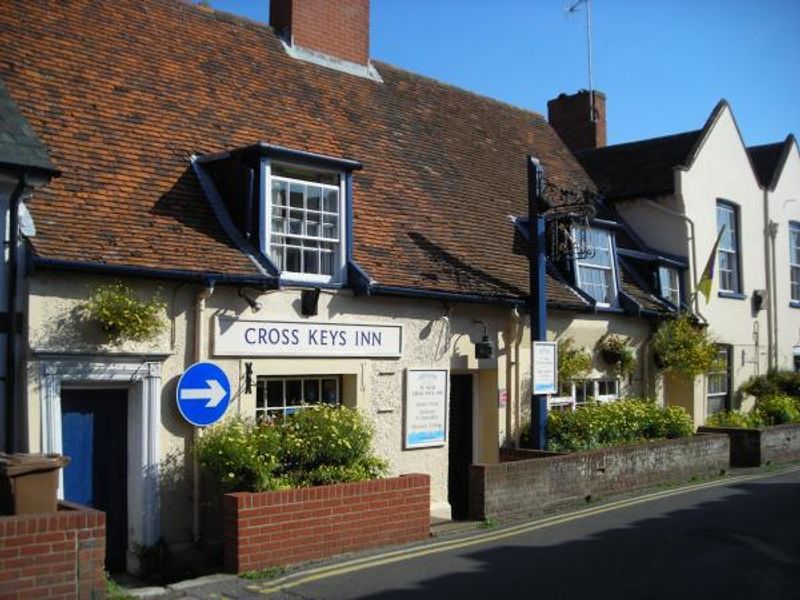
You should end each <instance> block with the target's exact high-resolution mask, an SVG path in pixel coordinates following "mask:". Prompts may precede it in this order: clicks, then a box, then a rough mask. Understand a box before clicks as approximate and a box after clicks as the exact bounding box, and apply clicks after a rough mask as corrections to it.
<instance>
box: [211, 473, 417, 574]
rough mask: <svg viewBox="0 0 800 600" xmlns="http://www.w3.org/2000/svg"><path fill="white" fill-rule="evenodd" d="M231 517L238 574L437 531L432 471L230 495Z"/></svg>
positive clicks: (228, 538)
mask: <svg viewBox="0 0 800 600" xmlns="http://www.w3.org/2000/svg"><path fill="white" fill-rule="evenodd" d="M224 516H225V567H226V569H228V570H230V571H233V572H235V573H242V572H245V571H251V570H257V569H263V568H265V567H268V566H274V565H290V564H294V563H298V562H302V561H307V560H314V559H319V558H324V557H327V556H333V555H335V554H341V553H343V552H352V551H354V550H360V549H363V548H369V547H377V546H386V545H391V544H401V543H404V542H410V541H414V540H420V539H424V538H427V537H428V536H429V535H430V477H429V476H428V475H403V476H401V477H395V478H391V479H378V480H375V481H361V482H357V483H344V484H337V485H330V486H321V487H313V488H302V489H297V490H288V491H283V492H263V493H255V494H251V493H235V494H227V495H226V496H225V499H224Z"/></svg>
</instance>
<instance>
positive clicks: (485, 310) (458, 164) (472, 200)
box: [0, 0, 682, 570]
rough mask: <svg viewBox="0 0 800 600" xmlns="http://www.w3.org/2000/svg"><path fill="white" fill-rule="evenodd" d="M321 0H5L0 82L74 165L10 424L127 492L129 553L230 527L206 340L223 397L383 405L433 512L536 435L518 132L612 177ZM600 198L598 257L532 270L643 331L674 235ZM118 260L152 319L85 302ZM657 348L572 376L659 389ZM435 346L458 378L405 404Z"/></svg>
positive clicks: (114, 515)
mask: <svg viewBox="0 0 800 600" xmlns="http://www.w3.org/2000/svg"><path fill="white" fill-rule="evenodd" d="M318 4H319V6H321V7H322V9H321V10H320V11H319V12H308V11H303V10H301V8H302V5H303V3H302V2H298V1H297V0H295V2H288V1H282V0H272V2H271V11H272V14H271V20H272V26H269V27H268V26H264V25H260V24H256V23H253V22H250V21H247V20H244V19H240V18H237V17H233V16H231V15H227V14H224V13H217V12H213V11H211V10H209V9H205V8H203V7H198V6H192V5H189V4H186V3H184V2H181V1H179V0H145V1H141V0H135V1H134V0H119V1H117V2H106V3H96V2H90V1H88V0H84V1H75V2H70V3H67V4H63V5H59V6H58V7H57V8H56V9H54V8H53V7H52V6H51V5H50V4H49V3H46V2H26V3H13V4H11V5H9V6H8V7H5V10H4V11H2V13H1V14H0V31H2V32H3V33H2V38H0V46H1V47H2V50H3V52H2V53H1V54H0V79H2V80H3V81H4V82H5V83H6V85H7V87H8V92H9V95H10V96H11V97H12V98H13V99H14V100H15V101H16V102H17V104H18V105H19V108H20V111H21V113H22V114H23V115H24V116H25V118H27V119H28V121H29V122H30V125H31V127H32V129H33V130H34V131H35V132H36V134H37V135H38V136H39V137H40V139H41V141H42V142H43V143H44V144H45V145H46V147H47V148H48V149H49V151H50V153H51V157H52V161H53V163H54V164H55V165H56V167H57V168H58V169H59V170H60V171H61V172H62V175H61V177H59V178H58V179H57V180H55V181H54V182H53V183H52V184H51V185H49V186H47V187H44V188H42V189H41V190H39V191H37V193H36V194H34V195H33V196H32V198H31V199H30V201H28V202H26V204H28V205H29V208H30V211H31V214H32V216H33V220H34V221H35V224H36V230H37V234H36V236H35V237H31V238H29V239H28V249H29V267H30V268H29V271H28V273H27V279H26V285H27V294H26V302H27V319H26V343H25V344H24V346H25V348H24V351H25V356H24V375H25V377H24V378H23V385H22V386H21V389H19V390H18V391H17V396H16V400H15V402H16V404H15V406H16V407H17V408H18V409H19V414H20V415H21V418H22V421H23V425H22V426H21V427H20V428H19V432H18V433H19V444H18V447H19V448H23V449H26V450H30V451H45V452H63V453H67V454H69V455H70V456H72V463H71V465H70V466H69V467H68V468H67V469H66V470H65V473H64V476H63V481H62V484H61V486H60V493H61V494H62V495H63V496H64V497H66V498H69V499H73V500H76V501H78V502H82V503H86V504H90V505H93V506H97V507H99V508H102V509H104V510H106V511H107V512H108V553H107V556H108V566H109V568H110V569H112V570H116V569H125V568H127V569H135V568H136V561H137V555H136V553H135V552H134V549H135V548H137V547H140V548H146V547H148V546H150V545H152V544H155V543H156V541H157V540H158V539H159V538H163V539H164V540H165V541H166V542H167V544H169V545H170V546H171V547H172V548H173V549H175V550H178V551H179V552H178V553H177V554H176V555H179V556H181V558H182V559H184V560H186V559H188V557H189V556H191V554H192V552H193V551H195V550H197V549H201V550H207V549H208V544H206V543H204V542H211V541H213V540H214V536H215V534H218V531H215V529H214V526H213V522H214V519H213V517H214V515H213V514H211V515H209V514H208V512H209V511H204V510H202V508H203V506H204V505H205V504H206V501H207V500H206V499H204V498H203V496H202V493H201V489H200V482H199V478H198V475H197V472H196V471H193V470H192V469H191V468H190V467H189V466H186V465H181V464H180V459H182V458H184V457H190V456H191V453H190V450H191V448H192V445H193V443H194V440H195V439H196V436H197V435H200V433H199V431H198V429H197V428H195V427H193V426H192V425H191V424H190V423H189V422H187V421H186V420H185V419H184V418H183V415H182V413H181V411H180V410H179V409H178V406H177V405H176V388H177V386H178V382H179V380H180V378H181V375H182V374H183V373H184V372H185V370H186V369H187V368H188V367H189V366H190V365H192V364H193V363H196V362H200V361H206V360H213V361H214V362H215V363H216V364H217V365H219V366H220V367H221V368H222V370H223V371H224V372H225V373H226V375H227V378H228V379H229V380H230V382H231V385H232V392H231V394H230V396H231V405H230V407H229V408H228V413H229V414H235V415H239V416H242V417H244V418H250V419H252V418H265V417H280V416H281V415H284V414H290V413H292V412H294V411H297V410H303V407H304V406H306V405H310V404H315V403H321V402H326V403H333V404H344V405H347V406H350V407H355V408H358V409H360V410H362V411H364V412H365V413H366V414H367V415H368V416H369V418H370V420H371V421H372V422H373V423H374V426H375V445H376V451H377V453H378V454H379V455H380V456H382V457H383V458H385V459H387V460H388V461H389V464H390V469H391V471H392V472H393V473H403V472H410V471H414V472H424V473H429V474H430V476H431V512H432V514H433V515H436V516H442V517H450V516H451V515H452V516H454V517H460V516H463V515H465V513H466V502H467V493H468V488H467V479H466V477H467V473H468V469H467V466H468V465H469V464H470V463H473V462H485V463H491V462H497V461H498V460H499V447H500V446H501V445H513V444H514V443H515V442H516V440H517V439H518V437H519V434H520V429H521V426H522V423H523V421H524V419H525V417H524V411H525V410H526V408H527V407H528V406H529V403H530V402H529V390H530V386H531V382H530V375H529V370H530V349H529V346H530V338H531V335H530V327H529V324H528V318H527V309H528V305H529V303H530V302H529V290H528V286H529V273H528V256H527V255H526V251H525V243H524V239H523V238H524V236H523V235H522V233H521V228H520V227H519V225H518V223H519V222H520V219H524V218H525V217H526V216H527V194H528V178H527V166H528V158H527V157H528V156H529V155H532V156H535V157H536V158H538V159H539V160H540V161H541V163H542V165H543V166H544V169H545V173H546V176H547V179H548V182H549V183H550V184H551V185H553V186H555V187H557V188H559V189H562V190H571V191H573V192H574V193H578V194H583V193H587V194H592V193H594V192H595V191H596V188H595V185H594V183H593V181H592V180H591V179H590V178H589V176H588V175H587V174H586V172H585V170H584V169H583V168H582V167H581V165H580V163H579V162H578V161H577V160H576V159H575V157H574V156H573V155H572V153H571V152H570V151H569V149H568V148H567V147H566V146H565V145H564V143H563V142H562V141H561V139H560V138H559V136H558V135H557V134H556V132H555V131H554V130H553V128H552V127H551V126H550V125H549V124H548V123H547V121H546V120H545V119H544V118H543V117H542V116H541V115H539V114H536V113H533V112H530V111H526V110H522V109H519V108H516V107H513V106H509V105H507V104H504V103H501V102H497V101H495V100H492V99H489V98H485V97H481V96H478V95H476V94H473V93H470V92H467V91H464V90H460V89H458V88H455V87H452V86H449V85H444V84H442V83H439V82H437V81H434V80H431V79H428V78H425V77H421V76H419V75H415V74H413V73H409V72H407V71H404V70H402V69H398V68H396V67H394V66H391V65H388V64H385V63H381V62H378V61H372V60H371V59H370V54H369V45H368V2H367V0H351V1H350V2H347V3H346V5H345V3H340V2H334V1H330V2H322V3H318ZM345 8H346V10H345ZM319 31H325V32H327V33H328V35H325V36H320V35H318V32H319ZM8 32H13V36H9V35H8ZM604 210H605V209H604ZM609 214H611V213H609ZM603 215H605V213H603V214H601V215H599V216H598V220H597V221H595V222H594V223H590V224H589V225H590V226H591V227H590V228H591V229H592V231H596V232H608V233H596V234H594V237H592V238H591V239H592V240H593V243H595V245H597V246H598V252H595V253H593V259H592V260H586V261H584V262H581V263H577V264H573V265H572V266H570V265H568V264H557V263H558V261H557V260H553V261H552V263H551V265H550V268H549V272H548V275H547V278H546V284H545V288H544V289H537V290H534V293H536V294H546V300H547V303H548V307H549V312H550V316H551V318H550V321H549V326H548V335H549V337H551V338H556V337H562V336H571V337H574V338H575V340H576V342H578V343H579V344H581V345H584V346H586V347H587V348H590V349H591V348H593V347H594V345H595V344H596V343H597V341H598V340H599V339H600V338H601V337H602V336H604V335H605V334H607V333H619V334H623V335H625V336H628V337H630V338H631V340H632V343H633V344H634V345H635V347H636V348H637V351H638V352H640V353H642V355H644V353H643V352H642V350H643V348H644V346H645V344H646V341H647V339H648V338H649V335H650V332H651V322H650V321H651V319H654V318H658V317H659V316H661V315H663V314H667V313H669V312H670V310H673V307H672V306H671V305H669V304H668V303H665V302H664V301H663V300H661V299H659V298H658V297H657V293H655V290H654V288H653V285H652V282H651V281H647V280H646V278H642V276H641V275H640V274H639V271H646V270H647V269H645V268H644V267H642V265H648V264H651V263H653V261H656V260H659V259H658V256H659V255H658V254H656V253H654V252H650V251H644V250H643V249H642V248H643V246H642V245H641V244H640V243H638V242H636V241H635V240H634V238H633V237H632V236H631V235H630V234H629V233H626V230H625V229H624V227H623V226H622V224H621V223H618V222H615V221H614V220H613V218H611V217H609V215H605V216H603ZM612 233H613V235H612ZM615 239H616V240H617V241H616V242H615V241H614V240H615ZM601 245H602V248H600V246H601ZM623 251H624V252H623ZM625 252H627V254H625ZM618 255H619V256H620V257H621V258H620V259H619V261H618V260H617V256H618ZM587 258H588V257H587ZM673 262H676V261H675V260H673ZM677 263H679V264H682V263H680V260H677ZM653 264H654V263H653ZM670 264H671V263H670ZM648 268H649V267H648ZM570 269H572V271H570ZM651 271H652V269H651ZM113 282H123V283H124V284H126V285H128V286H130V287H131V288H132V289H133V290H134V291H135V293H136V294H137V295H138V296H139V297H140V298H143V299H146V298H152V297H154V296H160V298H161V299H162V300H163V301H164V304H165V308H164V311H163V315H162V316H163V321H164V324H165V327H164V328H163V329H162V330H161V332H160V334H159V335H157V336H156V337H155V338H153V339H150V340H147V341H139V342H136V341H130V340H129V341H123V342H121V343H111V342H110V340H109V338H108V336H107V335H106V333H105V332H104V331H103V330H102V328H101V327H100V326H99V325H98V323H97V322H95V321H93V320H91V319H87V318H86V313H85V310H84V309H85V305H86V301H87V299H88V298H90V297H91V296H92V295H93V294H94V293H95V292H96V291H97V290H98V289H99V288H100V287H101V286H103V285H106V284H108V283H113ZM479 342H480V343H483V342H488V343H489V346H488V347H493V351H490V352H488V353H485V352H484V353H482V354H480V355H479V356H482V357H481V358H478V355H476V343H479ZM482 348H484V349H485V348H487V345H484V346H482ZM641 363H642V364H641V367H640V369H639V370H638V371H637V372H636V373H635V374H634V376H633V377H632V378H631V379H630V380H627V379H622V378H619V377H617V376H615V375H614V374H613V372H612V369H610V367H609V366H608V365H604V364H602V362H600V361H599V360H598V361H596V364H595V368H594V371H593V373H592V376H591V380H590V381H591V383H590V386H591V389H589V390H587V389H586V388H585V387H584V388H583V391H580V390H575V389H573V388H574V387H575V386H572V385H571V384H570V389H569V390H568V391H567V392H566V393H569V394H571V395H573V396H577V395H579V394H582V397H587V396H604V397H607V398H609V399H610V398H613V397H616V396H618V395H620V394H622V393H625V392H626V391H631V392H633V393H641V392H643V391H647V389H646V388H648V387H649V384H648V382H647V380H648V376H649V375H648V374H649V373H650V372H649V371H648V366H647V361H641ZM420 369H421V370H424V371H426V372H429V373H433V375H432V377H434V378H436V379H435V380H436V381H440V382H441V387H439V388H437V389H436V390H435V392H436V397H437V398H439V399H441V400H442V402H441V403H439V404H437V405H436V406H435V407H434V408H433V409H431V410H430V411H429V413H428V414H425V415H423V417H424V418H422V417H421V418H419V420H418V421H414V419H413V415H412V414H411V411H410V409H409V390H408V388H409V381H410V379H409V378H410V376H411V374H413V372H414V370H420ZM439 375H441V376H442V377H443V378H442V379H441V380H440V379H438V377H439ZM176 457H177V458H178V459H179V460H178V462H179V467H180V468H178V469H177V470H176V469H174V468H173V467H174V465H175V459H176ZM109 498H113V499H114V501H113V502H110V501H109V500H108V499H109ZM120 499H122V500H124V501H123V502H120Z"/></svg>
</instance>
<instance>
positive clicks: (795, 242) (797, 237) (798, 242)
mask: <svg viewBox="0 0 800 600" xmlns="http://www.w3.org/2000/svg"><path fill="white" fill-rule="evenodd" d="M796 254H800V223H797V222H796V221H790V222H789V297H790V298H791V300H792V302H800V263H798V262H793V260H794V257H795V255H796Z"/></svg>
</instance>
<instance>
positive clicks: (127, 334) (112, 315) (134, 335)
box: [83, 282, 165, 341]
mask: <svg viewBox="0 0 800 600" xmlns="http://www.w3.org/2000/svg"><path fill="white" fill-rule="evenodd" d="M164 307H165V303H164V300H163V299H161V298H160V297H159V296H154V297H153V298H151V299H150V300H148V301H146V302H145V301H142V300H139V299H138V298H137V297H136V295H135V294H134V293H133V290H132V289H131V288H130V287H128V286H127V285H126V284H124V283H122V282H117V283H112V284H109V285H102V286H100V287H98V288H97V289H96V290H95V291H94V293H93V294H92V295H91V297H90V298H89V300H88V301H87V302H86V303H85V304H84V305H83V309H84V311H85V313H86V315H87V317H88V318H90V319H93V320H95V321H97V322H98V323H100V327H101V328H102V329H103V331H105V332H106V333H107V334H108V335H109V337H110V338H111V340H112V341H117V340H122V339H128V340H133V341H146V340H149V339H152V338H154V337H155V336H156V335H158V333H159V332H160V331H161V330H162V329H163V327H164V321H163V320H162V318H161V313H162V312H163V310H164Z"/></svg>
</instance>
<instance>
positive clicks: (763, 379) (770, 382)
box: [739, 371, 800, 398]
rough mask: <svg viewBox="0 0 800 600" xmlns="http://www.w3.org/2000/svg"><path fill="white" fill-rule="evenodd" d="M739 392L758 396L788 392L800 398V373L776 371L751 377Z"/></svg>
mask: <svg viewBox="0 0 800 600" xmlns="http://www.w3.org/2000/svg"><path fill="white" fill-rule="evenodd" d="M739 394H744V395H745V396H755V397H756V398H763V397H766V396H774V395H776V394H786V395H788V396H793V397H795V398H800V373H795V372H793V371H775V372H773V373H769V374H767V375H759V376H757V377H755V376H754V377H751V378H750V379H748V380H747V381H746V382H745V383H743V384H742V385H741V386H740V387H739Z"/></svg>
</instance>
